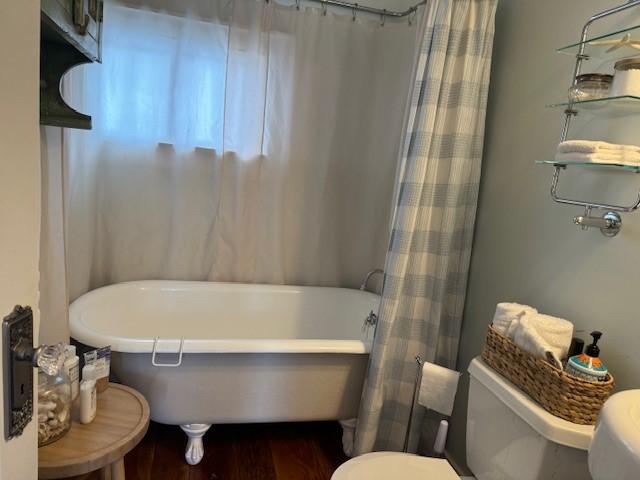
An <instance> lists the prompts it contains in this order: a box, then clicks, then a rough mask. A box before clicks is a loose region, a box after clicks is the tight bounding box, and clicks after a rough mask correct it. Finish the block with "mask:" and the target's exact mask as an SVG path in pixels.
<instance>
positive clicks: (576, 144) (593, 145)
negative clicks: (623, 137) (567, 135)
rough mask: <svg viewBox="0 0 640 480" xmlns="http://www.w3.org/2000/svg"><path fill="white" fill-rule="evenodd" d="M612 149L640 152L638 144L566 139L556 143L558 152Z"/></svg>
mask: <svg viewBox="0 0 640 480" xmlns="http://www.w3.org/2000/svg"><path fill="white" fill-rule="evenodd" d="M614 151H628V152H636V153H640V146H637V145H624V144H618V143H608V142H600V141H595V140H566V141H564V142H562V143H560V145H558V153H600V152H602V153H604V152H614Z"/></svg>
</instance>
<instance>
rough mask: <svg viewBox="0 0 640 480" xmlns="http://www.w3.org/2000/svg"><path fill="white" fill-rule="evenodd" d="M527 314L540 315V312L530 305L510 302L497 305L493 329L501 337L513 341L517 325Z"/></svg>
mask: <svg viewBox="0 0 640 480" xmlns="http://www.w3.org/2000/svg"><path fill="white" fill-rule="evenodd" d="M527 313H529V314H531V313H538V311H537V310H536V309H535V308H533V307H530V306H529V305H520V304H519V303H509V302H502V303H499V304H498V305H496V313H494V315H493V322H492V324H493V328H495V329H496V330H497V331H498V333H500V334H501V335H504V336H505V337H509V338H511V339H513V333H514V330H515V325H516V323H517V322H518V321H519V320H520V318H521V317H522V316H524V315H525V314H527Z"/></svg>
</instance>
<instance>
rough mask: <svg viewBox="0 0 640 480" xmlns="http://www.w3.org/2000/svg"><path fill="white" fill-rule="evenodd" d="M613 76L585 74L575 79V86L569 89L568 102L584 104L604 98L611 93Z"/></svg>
mask: <svg viewBox="0 0 640 480" xmlns="http://www.w3.org/2000/svg"><path fill="white" fill-rule="evenodd" d="M612 80H613V75H606V74H602V73H585V74H582V75H578V76H577V77H576V84H575V85H573V86H572V87H571V88H570V89H569V101H570V102H586V101H588V100H598V99H600V98H606V97H608V96H609V92H610V91H611V81H612Z"/></svg>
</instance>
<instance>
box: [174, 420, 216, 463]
mask: <svg viewBox="0 0 640 480" xmlns="http://www.w3.org/2000/svg"><path fill="white" fill-rule="evenodd" d="M180 428H181V429H182V430H183V431H184V433H186V434H187V437H188V440H187V449H186V450H185V452H184V459H185V460H186V461H187V463H188V464H189V465H197V464H199V463H200V460H202V457H203V456H204V445H203V444H202V437H203V436H204V434H205V433H207V430H209V429H210V428H211V424H210V423H189V424H187V425H180Z"/></svg>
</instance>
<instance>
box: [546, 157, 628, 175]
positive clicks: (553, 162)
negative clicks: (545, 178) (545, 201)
mask: <svg viewBox="0 0 640 480" xmlns="http://www.w3.org/2000/svg"><path fill="white" fill-rule="evenodd" d="M536 163H537V164H538V165H551V166H554V167H563V168H566V167H572V166H577V167H586V168H593V169H605V170H612V171H618V172H631V173H640V164H639V165H622V164H616V163H597V162H558V161H556V160H536Z"/></svg>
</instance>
